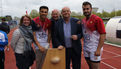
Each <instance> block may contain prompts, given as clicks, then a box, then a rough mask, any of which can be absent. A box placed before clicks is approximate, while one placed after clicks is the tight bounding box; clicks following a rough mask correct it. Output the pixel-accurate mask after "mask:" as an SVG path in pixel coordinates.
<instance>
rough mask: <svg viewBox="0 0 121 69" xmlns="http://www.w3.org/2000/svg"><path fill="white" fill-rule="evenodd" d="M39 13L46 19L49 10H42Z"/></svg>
mask: <svg viewBox="0 0 121 69" xmlns="http://www.w3.org/2000/svg"><path fill="white" fill-rule="evenodd" d="M39 13H40V18H42V19H45V18H46V17H47V15H48V9H45V8H42V9H41V10H40V12H39Z"/></svg>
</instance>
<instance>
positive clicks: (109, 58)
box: [102, 55, 121, 60]
mask: <svg viewBox="0 0 121 69" xmlns="http://www.w3.org/2000/svg"><path fill="white" fill-rule="evenodd" d="M116 57H121V55H118V56H113V57H110V58H102V60H105V59H111V58H116Z"/></svg>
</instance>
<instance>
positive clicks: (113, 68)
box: [101, 61, 117, 69]
mask: <svg viewBox="0 0 121 69" xmlns="http://www.w3.org/2000/svg"><path fill="white" fill-rule="evenodd" d="M101 63H103V64H104V65H106V66H108V67H110V68H112V69H117V68H115V67H113V66H111V65H109V64H107V63H105V62H103V61H101Z"/></svg>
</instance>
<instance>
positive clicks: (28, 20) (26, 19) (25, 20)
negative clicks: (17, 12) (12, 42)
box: [23, 16, 30, 26]
mask: <svg viewBox="0 0 121 69" xmlns="http://www.w3.org/2000/svg"><path fill="white" fill-rule="evenodd" d="M23 25H25V26H29V25H30V19H29V18H28V17H26V16H25V17H24V18H23Z"/></svg>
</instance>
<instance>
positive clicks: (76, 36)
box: [72, 21, 83, 40]
mask: <svg viewBox="0 0 121 69" xmlns="http://www.w3.org/2000/svg"><path fill="white" fill-rule="evenodd" d="M77 22H78V21H76V23H77ZM80 22H81V21H80ZM77 24H78V23H77ZM82 37H83V31H82V25H81V23H80V24H78V34H76V35H72V39H73V40H78V39H81V38H82Z"/></svg>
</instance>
